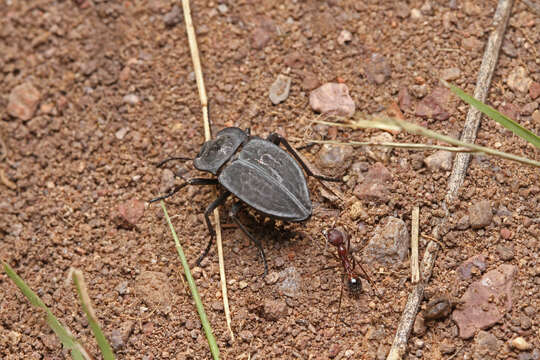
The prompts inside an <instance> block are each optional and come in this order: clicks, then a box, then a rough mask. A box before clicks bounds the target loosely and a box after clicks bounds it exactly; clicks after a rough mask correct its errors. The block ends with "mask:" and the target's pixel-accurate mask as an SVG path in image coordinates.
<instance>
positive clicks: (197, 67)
mask: <svg viewBox="0 0 540 360" xmlns="http://www.w3.org/2000/svg"><path fill="white" fill-rule="evenodd" d="M182 8H183V11H184V19H185V21H186V32H187V37H188V42H189V50H190V52H191V59H192V61H193V69H194V72H195V80H196V81H197V89H198V91H199V99H200V101H201V107H202V114H203V127H204V138H205V140H206V141H208V140H210V139H211V138H212V134H211V131H210V121H209V119H208V98H207V96H206V88H205V86H204V77H203V73H202V67H201V59H200V56H199V47H198V45H197V37H196V35H195V27H194V26H193V20H192V19H191V8H190V5H189V0H182ZM214 195H215V190H214ZM214 227H215V232H216V245H217V252H218V261H219V276H220V279H221V295H222V298H223V309H224V312H225V321H226V322H227V328H228V329H229V334H230V336H231V340H232V341H234V333H233V331H232V327H231V312H230V309H229V297H228V295H227V278H226V276H225V261H224V260H223V245H222V239H221V222H220V220H219V210H218V209H215V210H214Z"/></svg>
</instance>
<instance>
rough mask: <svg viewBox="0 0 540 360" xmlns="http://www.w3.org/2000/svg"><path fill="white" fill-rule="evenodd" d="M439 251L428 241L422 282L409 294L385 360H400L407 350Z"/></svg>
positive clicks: (437, 247)
mask: <svg viewBox="0 0 540 360" xmlns="http://www.w3.org/2000/svg"><path fill="white" fill-rule="evenodd" d="M438 250H439V245H438V244H437V243H436V242H435V241H430V242H429V244H428V246H427V248H426V252H425V254H424V258H423V259H422V280H421V281H420V282H419V283H418V284H416V285H415V286H414V288H413V290H412V291H411V293H410V294H409V298H408V299H407V304H406V305H405V309H404V310H403V314H402V315H401V320H400V321H399V325H398V328H397V330H396V336H395V338H394V342H393V344H392V348H391V349H390V353H389V354H388V357H387V358H386V360H397V359H401V358H402V356H403V354H405V349H406V348H407V340H408V339H409V335H410V333H411V330H412V324H414V320H415V318H416V314H417V313H418V309H419V308H420V302H422V298H423V297H424V288H425V287H426V285H427V283H428V281H429V278H430V277H431V270H432V269H433V265H434V264H435V259H436V258H437V251H438Z"/></svg>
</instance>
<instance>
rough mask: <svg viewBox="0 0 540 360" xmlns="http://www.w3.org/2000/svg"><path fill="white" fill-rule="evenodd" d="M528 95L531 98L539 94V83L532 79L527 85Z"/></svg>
mask: <svg viewBox="0 0 540 360" xmlns="http://www.w3.org/2000/svg"><path fill="white" fill-rule="evenodd" d="M529 95H530V97H531V99H533V100H535V99H536V98H537V97H539V96H540V83H537V82H536V81H533V82H532V83H531V85H529Z"/></svg>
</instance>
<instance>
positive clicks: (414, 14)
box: [411, 9, 422, 20]
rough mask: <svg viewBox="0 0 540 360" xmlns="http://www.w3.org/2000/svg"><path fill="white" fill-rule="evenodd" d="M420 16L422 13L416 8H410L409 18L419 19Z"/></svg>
mask: <svg viewBox="0 0 540 360" xmlns="http://www.w3.org/2000/svg"><path fill="white" fill-rule="evenodd" d="M421 18H422V13H421V12H420V10H418V9H412V10H411V19H413V20H420V19H421Z"/></svg>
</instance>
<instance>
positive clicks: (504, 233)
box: [501, 228, 512, 240]
mask: <svg viewBox="0 0 540 360" xmlns="http://www.w3.org/2000/svg"><path fill="white" fill-rule="evenodd" d="M501 237H502V238H503V239H505V240H508V239H510V238H511V237H512V232H511V231H510V230H509V229H507V228H502V229H501Z"/></svg>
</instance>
